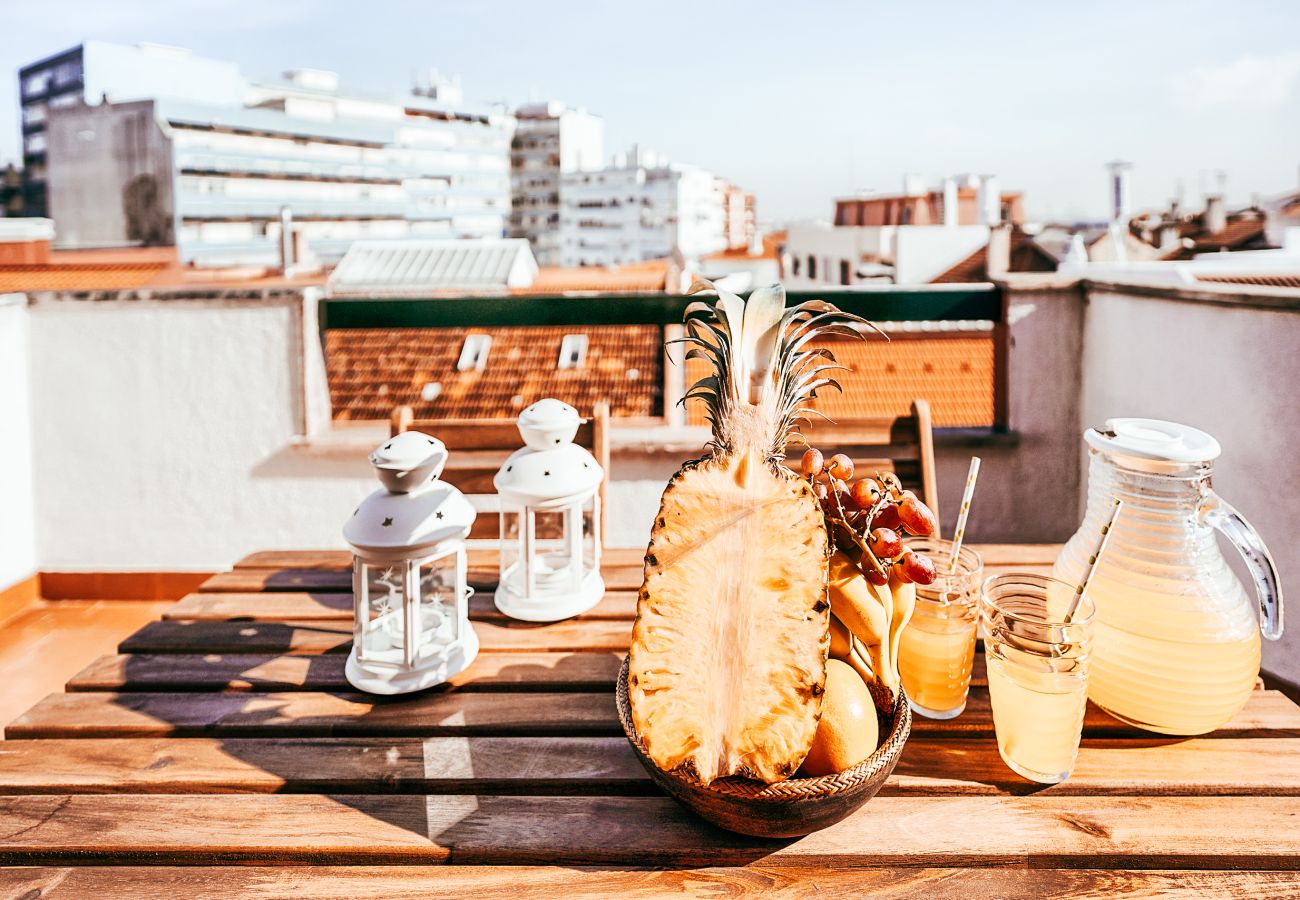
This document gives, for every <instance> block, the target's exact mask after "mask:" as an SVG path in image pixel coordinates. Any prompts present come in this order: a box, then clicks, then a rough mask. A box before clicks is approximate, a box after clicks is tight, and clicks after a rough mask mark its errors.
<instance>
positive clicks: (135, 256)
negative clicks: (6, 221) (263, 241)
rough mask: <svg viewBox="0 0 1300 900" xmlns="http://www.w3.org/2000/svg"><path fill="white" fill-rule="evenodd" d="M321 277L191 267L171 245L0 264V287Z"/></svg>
mask: <svg viewBox="0 0 1300 900" xmlns="http://www.w3.org/2000/svg"><path fill="white" fill-rule="evenodd" d="M323 282H324V276H323V275H321V274H320V273H303V274H300V275H295V276H293V277H290V278H285V277H284V275H282V274H281V273H280V272H278V271H276V270H274V269H266V268H262V267H245V268H226V269H196V268H191V267H189V266H183V265H181V264H180V261H179V260H178V259H177V257H176V248H175V247H112V248H100V249H93V250H54V251H52V252H51V253H50V255H49V261H48V262H44V263H39V264H20V265H5V264H0V292H10V291H13V292H18V293H38V292H43V291H74V292H83V291H115V290H136V289H142V288H159V289H167V288H222V287H231V288H248V287H256V288H266V287H278V286H285V285H298V286H301V285H311V284H321V283H323Z"/></svg>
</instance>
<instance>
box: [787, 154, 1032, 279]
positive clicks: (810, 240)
mask: <svg viewBox="0 0 1300 900" xmlns="http://www.w3.org/2000/svg"><path fill="white" fill-rule="evenodd" d="M1018 198H1019V195H1018V194H1017V195H1014V198H1013V197H1012V195H1009V194H1008V195H1005V196H1004V195H1003V193H1002V192H1001V191H1000V189H999V187H998V180H997V178H996V176H993V175H984V176H978V175H961V176H955V177H950V178H946V179H944V181H943V183H942V186H941V187H940V188H937V189H931V188H929V187H927V186H926V184H925V182H924V179H922V178H920V177H919V176H915V175H908V176H905V177H904V179H903V191H902V192H901V193H900V194H890V195H881V196H877V195H866V196H865V197H858V198H852V199H843V200H838V201H837V202H836V207H837V212H836V221H835V223H834V224H832V223H829V222H804V223H799V224H795V225H791V226H789V228H788V229H787V237H786V246H785V253H784V258H783V269H784V273H785V274H784V279H785V283H786V285H787V286H788V287H791V288H794V289H800V290H810V289H817V288H820V287H823V286H827V285H837V286H841V287H852V286H855V285H863V284H872V283H892V284H925V283H927V282H930V281H932V280H934V279H935V278H936V277H938V276H939V275H941V274H943V273H944V272H946V271H947V270H948V269H949V268H951V267H952V266H953V265H955V264H957V263H958V262H961V261H962V260H964V259H966V258H967V257H969V256H970V255H971V254H972V253H974V252H975V251H977V250H979V249H980V248H981V247H984V246H986V245H987V244H988V243H989V239H990V234H991V232H992V230H993V229H995V228H996V227H997V226H999V225H1000V224H1001V223H1002V222H1003V221H1004V215H1003V208H1004V206H1005V205H1006V202H1007V201H1009V200H1012V199H1014V201H1015V202H1016V203H1018V202H1019V201H1018ZM845 207H852V208H855V211H856V208H858V207H869V208H870V211H869V212H866V211H863V212H857V213H856V214H855V215H852V216H846V215H845V214H844V213H845ZM1017 209H1018V207H1017ZM846 219H847V220H848V221H846Z"/></svg>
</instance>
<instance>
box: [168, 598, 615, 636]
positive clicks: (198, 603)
mask: <svg viewBox="0 0 1300 900" xmlns="http://www.w3.org/2000/svg"><path fill="white" fill-rule="evenodd" d="M636 599H637V592H636V591H614V590H609V591H606V592H605V596H604V597H603V598H601V601H600V602H599V603H598V604H596V606H595V607H594V608H593V609H591V610H588V611H587V612H585V613H583V614H582V615H580V616H577V617H576V620H577V621H590V620H593V619H621V620H625V621H630V620H631V619H634V618H635V617H636ZM352 617H353V602H352V593H351V592H342V591H314V592H313V591H284V592H277V593H263V594H259V593H250V592H241V591H231V592H228V593H196V594H187V595H186V596H184V597H182V598H181V599H180V600H178V601H177V602H176V603H175V604H174V605H173V606H171V607H170V608H169V609H167V610H166V611H165V612H164V613H163V618H164V619H185V620H191V621H216V622H222V621H230V620H256V621H258V622H283V621H293V620H295V619H316V620H320V621H330V620H334V621H344V620H346V621H349V622H350V621H352ZM469 617H470V618H471V619H472V620H474V621H476V622H498V623H501V622H509V621H511V620H510V619H509V617H507V616H506V615H505V613H503V612H501V611H500V610H499V609H497V607H496V603H495V602H494V601H493V599H492V592H491V591H488V590H480V591H475V593H474V595H473V596H471V597H470V600H469ZM628 627H629V628H630V627H631V626H630V625H629V626H628Z"/></svg>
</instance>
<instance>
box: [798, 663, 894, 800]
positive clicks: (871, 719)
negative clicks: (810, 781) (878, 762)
mask: <svg viewBox="0 0 1300 900" xmlns="http://www.w3.org/2000/svg"><path fill="white" fill-rule="evenodd" d="M879 742H880V724H879V722H878V721H877V719H876V704H875V702H874V701H873V700H872V699H871V691H869V690H867V686H866V684H865V683H863V681H862V678H861V677H860V676H859V675H858V673H857V672H855V671H853V669H852V668H851V667H850V666H848V665H847V664H846V663H843V662H840V661H839V660H838V659H831V660H828V661H827V662H826V694H825V696H823V697H822V717H821V721H819V722H818V723H817V733H816V734H815V735H814V736H813V743H812V749H811V750H809V751H808V756H807V757H805V759H804V761H803V769H802V772H801V773H802V774H803V775H834V774H835V773H836V772H843V771H844V770H845V769H847V768H849V767H851V766H855V765H857V764H858V763H860V762H862V760H864V759H866V758H867V757H868V756H870V755H871V754H872V753H874V752H875V750H876V745H877V744H878V743H879Z"/></svg>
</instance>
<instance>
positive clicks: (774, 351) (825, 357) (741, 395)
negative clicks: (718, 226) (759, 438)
mask: <svg viewBox="0 0 1300 900" xmlns="http://www.w3.org/2000/svg"><path fill="white" fill-rule="evenodd" d="M701 291H712V292H714V293H715V294H717V300H716V301H713V302H711V303H710V302H707V301H696V302H694V303H691V304H690V305H689V306H687V307H686V313H685V317H684V318H685V324H686V330H687V336H686V337H683V338H678V339H677V340H676V341H672V342H670V343H684V344H689V345H690V349H689V350H688V351H687V353H686V359H702V360H704V361H706V362H707V363H709V365H710V367H711V368H712V369H713V372H712V374H710V375H707V376H706V377H704V378H701V379H700V380H699V381H697V382H695V384H693V385H691V387H690V390H688V391H687V392H686V395H685V396H684V397H683V398H682V400H681V401H680V402H681V403H685V402H686V401H687V400H689V399H691V398H695V397H697V398H699V399H701V400H703V401H704V404H705V409H706V418H707V419H708V421H709V424H710V426H711V427H712V429H713V441H712V442H711V443H712V445H713V446H714V447H715V448H716V449H718V450H723V451H725V450H730V449H735V447H734V446H733V445H734V444H735V443H736V438H737V437H738V435H736V434H734V433H733V430H734V429H733V427H732V425H733V423H734V422H735V421H736V419H737V417H738V416H742V415H743V414H744V413H743V411H744V410H746V409H748V410H750V411H752V412H756V413H757V416H758V419H759V421H761V423H762V425H763V428H762V432H763V442H764V444H766V446H762V447H761V448H760V449H761V451H762V452H763V454H764V456H765V458H767V459H769V460H775V459H779V458H780V457H782V456H783V455H784V452H785V445H786V441H787V440H788V439H789V437H790V436H791V435H792V434H798V433H799V431H798V423H799V422H803V421H808V417H809V416H810V415H817V416H821V417H822V418H827V416H825V414H823V413H821V412H820V411H818V410H816V409H814V408H812V407H811V406H809V405H808V403H809V401H811V400H812V399H813V398H815V397H816V396H817V391H818V390H820V389H821V388H827V387H833V388H835V389H836V390H840V385H839V383H838V382H836V381H835V379H834V378H832V377H829V375H828V374H827V373H829V372H832V371H834V370H836V369H843V368H845V367H844V366H841V365H838V364H837V363H836V362H835V357H834V355H833V354H832V353H831V351H829V350H827V349H826V348H824V347H808V346H807V345H808V344H809V343H811V342H813V341H815V340H817V339H819V338H823V337H826V336H828V335H843V336H846V337H854V338H858V339H859V340H861V339H863V334H862V332H861V331H860V330H859V329H858V328H856V327H854V326H855V325H861V326H866V327H868V328H871V329H874V330H875V331H877V332H879V333H880V334H881V335H884V332H882V331H880V329H879V328H877V327H876V326H875V325H874V324H872V323H871V322H868V321H867V320H865V319H862V318H860V317H858V316H855V315H852V314H851V313H846V312H843V311H841V310H839V309H837V308H836V307H835V306H833V305H831V304H830V303H826V302H825V301H822V300H811V301H808V302H806V303H800V304H799V305H797V306H792V307H789V308H787V307H786V305H785V288H783V287H782V286H781V285H780V284H773V285H771V286H769V287H764V288H759V289H758V290H756V291H754V292H753V293H752V294H751V295H750V297H749V300H748V302H746V301H745V300H742V299H741V298H740V297H738V296H737V295H735V294H733V293H731V292H730V291H726V290H723V289H721V288H718V287H717V286H716V285H714V284H713V283H711V282H709V281H705V280H703V279H700V278H697V279H695V282H694V283H693V284H692V285H691V288H690V290H689V291H687V293H688V294H696V293H699V292H701ZM885 339H886V340H888V337H887V336H886V337H885Z"/></svg>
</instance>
